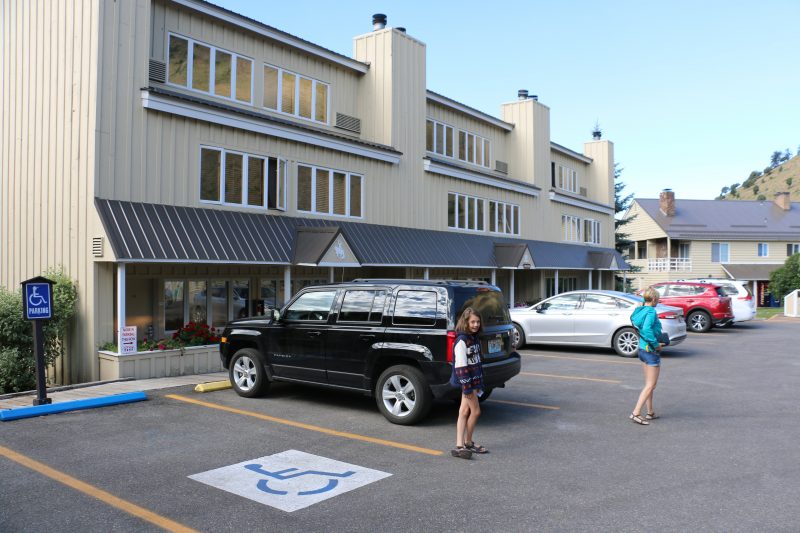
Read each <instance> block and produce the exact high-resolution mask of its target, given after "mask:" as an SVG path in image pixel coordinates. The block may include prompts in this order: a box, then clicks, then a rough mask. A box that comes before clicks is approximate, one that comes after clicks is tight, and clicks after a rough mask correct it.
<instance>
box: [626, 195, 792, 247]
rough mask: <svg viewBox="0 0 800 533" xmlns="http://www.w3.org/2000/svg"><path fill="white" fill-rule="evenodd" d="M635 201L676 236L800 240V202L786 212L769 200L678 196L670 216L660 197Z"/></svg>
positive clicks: (664, 228)
mask: <svg viewBox="0 0 800 533" xmlns="http://www.w3.org/2000/svg"><path fill="white" fill-rule="evenodd" d="M635 201H636V202H637V203H638V204H639V205H640V206H641V207H642V209H644V211H645V212H646V213H647V214H648V215H649V216H650V217H651V218H652V219H653V220H655V221H656V223H657V224H658V225H659V226H660V227H661V229H663V230H664V231H665V232H666V234H667V235H669V237H670V238H673V239H696V240H702V239H724V240H739V241H743V240H745V241H746V240H784V241H785V240H798V239H800V202H792V203H791V209H789V210H788V211H787V210H784V209H781V208H780V207H778V206H777V205H775V203H774V202H772V201H766V200H765V201H763V202H762V201H757V200H732V201H726V200H680V199H676V200H675V215H674V216H672V217H668V216H666V215H665V214H664V213H662V212H661V209H660V208H659V201H658V199H651V198H643V199H636V200H635Z"/></svg>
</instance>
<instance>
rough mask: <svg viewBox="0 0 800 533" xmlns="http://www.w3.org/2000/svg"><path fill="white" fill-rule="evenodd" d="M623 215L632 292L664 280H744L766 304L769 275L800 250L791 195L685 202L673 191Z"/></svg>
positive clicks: (799, 212)
mask: <svg viewBox="0 0 800 533" xmlns="http://www.w3.org/2000/svg"><path fill="white" fill-rule="evenodd" d="M624 218H629V219H632V220H631V221H630V222H629V223H628V224H626V225H625V230H624V231H625V232H626V233H628V234H629V236H628V238H629V239H630V240H632V241H633V245H632V246H631V249H630V251H629V253H628V256H627V258H626V259H627V262H628V263H629V264H630V265H631V266H634V267H639V269H640V270H639V271H638V272H635V273H631V274H629V275H628V276H629V277H630V279H632V281H633V287H634V288H635V289H639V288H644V287H647V286H649V285H651V284H653V283H658V282H660V281H675V280H681V279H691V278H725V279H736V280H740V281H744V282H747V283H748V284H749V286H750V287H751V290H752V292H753V295H754V297H755V298H756V303H757V305H765V304H767V302H766V301H765V295H767V294H768V281H769V275H770V273H772V271H774V270H775V269H777V268H779V267H781V266H782V265H783V264H784V262H785V261H786V258H787V257H789V256H791V255H792V254H796V253H800V203H798V202H791V201H790V199H789V193H778V194H776V195H775V199H774V201H746V200H742V201H721V200H681V199H676V198H675V193H674V192H672V191H670V190H669V189H665V190H664V191H663V192H661V194H660V196H659V198H658V199H638V198H637V199H635V200H634V201H633V202H632V203H631V206H630V208H629V209H628V211H627V212H626V213H625V215H624Z"/></svg>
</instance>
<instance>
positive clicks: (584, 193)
mask: <svg viewBox="0 0 800 533" xmlns="http://www.w3.org/2000/svg"><path fill="white" fill-rule="evenodd" d="M580 191H581V192H580V193H579V194H580V195H581V196H586V187H581V189H580Z"/></svg>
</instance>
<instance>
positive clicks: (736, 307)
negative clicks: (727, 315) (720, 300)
mask: <svg viewBox="0 0 800 533" xmlns="http://www.w3.org/2000/svg"><path fill="white" fill-rule="evenodd" d="M680 281H692V282H697V283H711V284H713V285H719V286H720V287H721V288H722V291H723V292H724V293H725V296H730V298H731V307H732V309H733V321H732V322H730V323H729V325H733V324H736V323H738V322H747V321H748V320H753V319H754V318H755V316H756V300H755V298H753V293H752V292H751V291H750V287H748V286H747V284H746V283H745V282H743V281H739V280H735V279H722V278H702V279H701V278H698V279H682V280H680Z"/></svg>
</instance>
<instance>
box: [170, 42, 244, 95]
mask: <svg viewBox="0 0 800 533" xmlns="http://www.w3.org/2000/svg"><path fill="white" fill-rule="evenodd" d="M167 61H168V66H167V83H170V84H172V85H180V86H182V87H186V88H188V89H192V90H195V91H200V92H204V93H208V94H213V95H214V96H219V97H222V98H228V99H233V100H238V101H240V102H247V103H248V104H249V103H251V101H252V99H253V98H252V92H253V61H252V60H251V59H249V58H247V57H244V56H240V55H237V54H234V53H232V52H227V51H225V50H221V49H219V48H216V47H214V46H211V45H209V44H205V43H201V42H198V41H195V40H193V39H188V38H186V37H180V36H178V35H173V34H170V36H169V52H168V58H167ZM212 80H213V83H212ZM232 88H233V89H234V90H232Z"/></svg>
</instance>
